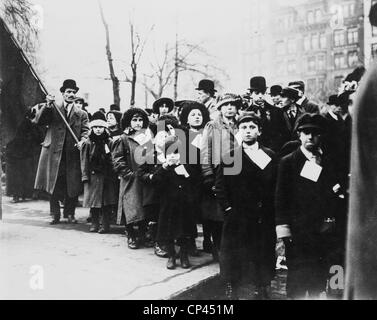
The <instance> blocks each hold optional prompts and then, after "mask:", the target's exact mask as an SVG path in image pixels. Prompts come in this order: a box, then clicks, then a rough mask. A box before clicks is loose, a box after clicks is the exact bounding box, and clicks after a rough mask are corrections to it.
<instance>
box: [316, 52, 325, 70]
mask: <svg viewBox="0 0 377 320" xmlns="http://www.w3.org/2000/svg"><path fill="white" fill-rule="evenodd" d="M317 60H318V70H325V69H326V57H325V56H324V55H320V56H318V59H317Z"/></svg>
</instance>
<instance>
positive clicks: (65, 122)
mask: <svg viewBox="0 0 377 320" xmlns="http://www.w3.org/2000/svg"><path fill="white" fill-rule="evenodd" d="M0 20H1V22H2V23H3V25H4V28H5V30H6V31H7V32H8V33H9V36H10V37H11V39H12V41H13V43H14V45H15V46H16V48H17V49H18V51H19V52H20V54H21V56H22V58H23V59H24V61H25V62H26V64H27V66H28V68H29V70H30V72H31V73H32V74H33V76H34V77H35V79H36V80H37V81H38V83H39V85H40V86H41V89H42V91H43V93H44V94H45V95H48V91H47V89H46V88H45V86H44V85H43V83H42V81H41V79H40V78H39V76H38V74H37V73H36V71H35V70H34V68H33V66H32V65H31V63H30V61H29V59H28V57H27V56H26V55H25V53H24V52H23V50H22V49H21V47H20V45H19V44H18V42H17V41H16V39H15V38H14V37H13V35H12V33H11V32H10V30H9V28H8V26H7V25H6V24H5V22H4V21H3V20H2V19H0ZM52 105H53V106H54V107H55V109H56V111H57V112H58V114H59V116H60V118H61V119H62V120H63V122H64V124H65V126H66V127H67V129H68V131H69V133H70V134H71V135H72V137H73V139H74V140H75V142H76V144H77V143H79V140H78V138H77V137H76V135H75V133H74V132H73V130H72V128H71V127H70V125H69V123H68V122H67V120H66V118H65V116H64V115H63V114H62V113H61V111H60V110H59V108H58V107H57V106H56V104H55V102H53V103H52Z"/></svg>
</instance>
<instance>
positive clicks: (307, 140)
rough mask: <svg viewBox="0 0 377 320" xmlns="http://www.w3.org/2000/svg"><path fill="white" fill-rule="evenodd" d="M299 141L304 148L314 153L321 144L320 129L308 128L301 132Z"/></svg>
mask: <svg viewBox="0 0 377 320" xmlns="http://www.w3.org/2000/svg"><path fill="white" fill-rule="evenodd" d="M299 139H300V141H301V144H302V146H303V147H304V148H305V149H306V150H308V151H310V152H312V151H314V150H317V149H318V147H319V145H320V143H321V133H320V131H319V130H318V129H314V128H307V129H303V130H301V131H300V132H299Z"/></svg>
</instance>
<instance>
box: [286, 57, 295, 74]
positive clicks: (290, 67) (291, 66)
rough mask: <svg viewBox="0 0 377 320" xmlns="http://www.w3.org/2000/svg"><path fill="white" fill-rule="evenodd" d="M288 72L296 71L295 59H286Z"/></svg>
mask: <svg viewBox="0 0 377 320" xmlns="http://www.w3.org/2000/svg"><path fill="white" fill-rule="evenodd" d="M287 71H288V73H289V74H291V73H296V72H297V63H296V61H295V60H290V61H288V70H287Z"/></svg>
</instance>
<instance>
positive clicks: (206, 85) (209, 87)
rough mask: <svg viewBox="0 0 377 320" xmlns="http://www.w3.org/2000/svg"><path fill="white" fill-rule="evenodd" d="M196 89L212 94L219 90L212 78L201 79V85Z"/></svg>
mask: <svg viewBox="0 0 377 320" xmlns="http://www.w3.org/2000/svg"><path fill="white" fill-rule="evenodd" d="M195 90H203V91H205V92H208V93H210V94H214V93H215V92H217V90H216V89H215V83H214V82H213V81H212V80H207V79H204V80H200V81H199V86H198V87H197V88H196V89H195Z"/></svg>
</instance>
